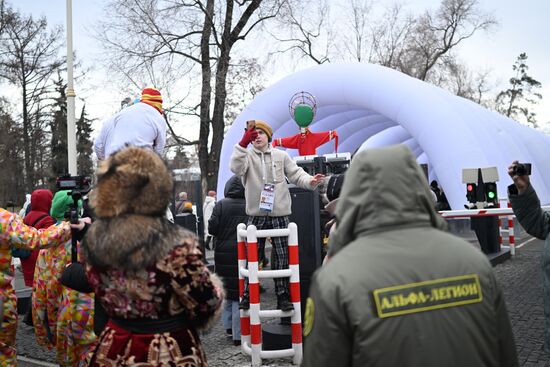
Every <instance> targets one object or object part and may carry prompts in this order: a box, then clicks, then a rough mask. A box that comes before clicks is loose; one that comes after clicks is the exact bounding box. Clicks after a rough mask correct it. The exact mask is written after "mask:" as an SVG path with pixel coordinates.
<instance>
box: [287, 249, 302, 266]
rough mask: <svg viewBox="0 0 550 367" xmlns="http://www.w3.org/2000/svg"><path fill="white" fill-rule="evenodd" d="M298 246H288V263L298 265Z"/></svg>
mask: <svg viewBox="0 0 550 367" xmlns="http://www.w3.org/2000/svg"><path fill="white" fill-rule="evenodd" d="M298 253H299V250H298V246H288V263H289V264H290V265H298V264H299V263H300V260H299V258H300V257H299V256H298Z"/></svg>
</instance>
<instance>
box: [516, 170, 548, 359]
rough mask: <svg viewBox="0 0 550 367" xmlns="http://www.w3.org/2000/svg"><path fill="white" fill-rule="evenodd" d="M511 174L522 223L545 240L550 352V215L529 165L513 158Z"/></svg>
mask: <svg viewBox="0 0 550 367" xmlns="http://www.w3.org/2000/svg"><path fill="white" fill-rule="evenodd" d="M508 174H509V175H510V177H511V178H512V180H513V181H514V184H513V185H510V186H508V198H509V200H510V204H512V209H513V210H514V214H515V216H516V218H517V219H518V222H519V224H521V226H522V227H523V228H524V229H525V231H526V232H527V233H529V234H530V235H531V236H533V237H536V238H538V239H541V240H545V242H544V250H543V252H542V269H543V272H542V277H543V283H542V284H543V288H544V289H543V292H544V294H543V296H544V297H543V299H544V319H545V326H544V350H545V352H546V353H547V354H549V355H550V214H548V213H547V212H544V211H543V210H542V209H541V208H540V200H539V198H538V196H537V193H536V192H535V189H534V188H533V186H532V185H531V183H530V180H529V175H530V174H531V167H530V165H529V164H525V163H519V162H518V161H513V162H512V164H511V165H510V167H508Z"/></svg>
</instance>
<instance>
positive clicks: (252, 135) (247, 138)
mask: <svg viewBox="0 0 550 367" xmlns="http://www.w3.org/2000/svg"><path fill="white" fill-rule="evenodd" d="M256 137H258V132H257V131H256V129H250V130H246V131H245V132H244V135H243V138H242V139H241V141H240V142H239V145H240V146H241V147H243V148H246V147H247V146H248V144H250V143H251V142H253V141H254V140H256Z"/></svg>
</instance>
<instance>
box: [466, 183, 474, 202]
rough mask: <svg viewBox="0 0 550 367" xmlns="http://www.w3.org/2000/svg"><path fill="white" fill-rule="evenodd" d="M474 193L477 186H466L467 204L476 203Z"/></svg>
mask: <svg viewBox="0 0 550 367" xmlns="http://www.w3.org/2000/svg"><path fill="white" fill-rule="evenodd" d="M476 192H477V185H476V184H475V183H468V184H466V199H468V202H470V203H476V202H477V198H476Z"/></svg>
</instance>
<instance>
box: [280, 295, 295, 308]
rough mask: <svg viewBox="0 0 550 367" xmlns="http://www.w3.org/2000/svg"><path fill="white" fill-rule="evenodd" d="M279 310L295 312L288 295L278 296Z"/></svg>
mask: <svg viewBox="0 0 550 367" xmlns="http://www.w3.org/2000/svg"><path fill="white" fill-rule="evenodd" d="M277 308H278V309H279V310H281V311H292V310H294V305H293V304H292V302H290V297H289V296H288V294H281V295H279V296H277Z"/></svg>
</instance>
